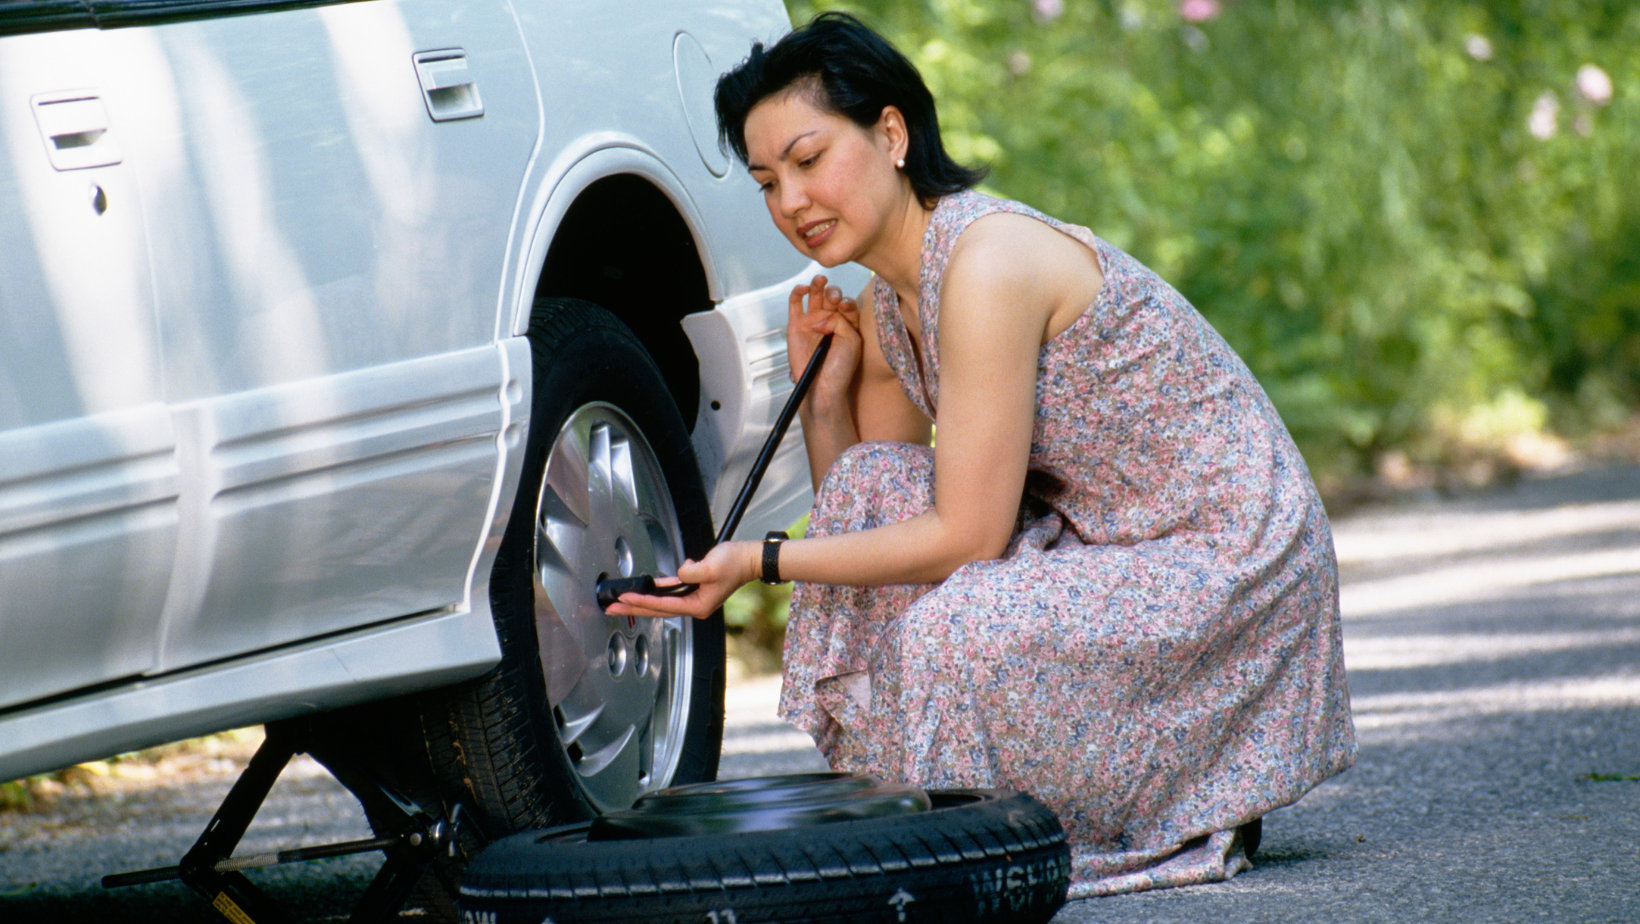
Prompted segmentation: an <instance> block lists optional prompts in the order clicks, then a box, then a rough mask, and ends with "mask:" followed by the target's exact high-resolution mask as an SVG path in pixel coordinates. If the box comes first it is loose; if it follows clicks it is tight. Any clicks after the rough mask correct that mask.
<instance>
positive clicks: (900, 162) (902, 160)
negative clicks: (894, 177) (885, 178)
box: [894, 157, 905, 170]
mask: <svg viewBox="0 0 1640 924" xmlns="http://www.w3.org/2000/svg"><path fill="white" fill-rule="evenodd" d="M894 166H896V167H898V168H900V169H901V170H904V169H905V158H903V157H902V158H900V159H899V160H897V161H895V162H894Z"/></svg>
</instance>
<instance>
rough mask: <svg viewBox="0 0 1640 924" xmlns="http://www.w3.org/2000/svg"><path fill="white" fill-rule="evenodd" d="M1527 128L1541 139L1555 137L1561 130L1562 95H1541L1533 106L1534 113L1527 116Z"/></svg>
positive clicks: (1545, 139)
mask: <svg viewBox="0 0 1640 924" xmlns="http://www.w3.org/2000/svg"><path fill="white" fill-rule="evenodd" d="M1526 130H1527V131H1529V132H1531V133H1532V137H1534V138H1536V139H1538V140H1539V141H1548V140H1549V139H1550V138H1553V137H1554V136H1555V133H1556V132H1558V131H1560V97H1558V96H1556V95H1554V94H1553V93H1544V94H1543V95H1542V96H1539V97H1538V98H1537V102H1536V103H1535V104H1533V106H1532V114H1531V115H1530V116H1527V118H1526Z"/></svg>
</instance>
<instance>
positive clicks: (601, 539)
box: [428, 299, 724, 838]
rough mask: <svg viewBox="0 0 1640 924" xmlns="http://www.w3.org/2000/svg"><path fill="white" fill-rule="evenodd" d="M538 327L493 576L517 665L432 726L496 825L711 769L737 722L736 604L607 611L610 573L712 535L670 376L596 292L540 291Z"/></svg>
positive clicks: (694, 550)
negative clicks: (690, 612) (708, 615)
mask: <svg viewBox="0 0 1640 924" xmlns="http://www.w3.org/2000/svg"><path fill="white" fill-rule="evenodd" d="M530 340H531V346H532V349H533V359H534V366H535V368H534V397H533V406H532V409H531V422H530V434H529V442H528V445H527V447H526V455H525V460H524V467H523V472H522V476H521V478H520V483H519V490H518V496H517V500H516V502H515V504H514V507H513V512H512V517H511V519H510V521H509V523H508V527H507V532H506V535H505V538H504V539H503V541H502V546H501V549H500V550H499V552H498V554H497V557H496V562H495V566H494V570H493V572H492V574H491V585H490V587H491V590H490V602H491V607H492V610H493V612H494V617H495V622H496V631H497V634H498V636H499V637H500V641H501V649H502V661H501V664H500V665H499V666H498V667H497V668H496V669H495V670H494V671H493V672H492V673H491V674H490V675H489V676H487V677H486V678H484V679H483V680H482V681H480V682H478V683H476V684H473V685H471V686H470V687H468V688H467V689H466V690H464V691H463V692H462V693H461V694H460V695H458V696H457V697H456V698H455V701H454V702H453V703H452V706H451V708H450V709H449V710H448V713H447V715H446V716H445V717H444V722H443V723H442V727H436V728H429V729H428V731H429V735H428V739H429V743H430V745H431V746H432V748H433V750H434V751H435V753H434V754H433V755H432V756H433V758H434V763H435V764H439V763H444V764H446V765H447V766H449V767H451V769H454V770H456V771H457V772H456V773H455V774H453V775H446V776H445V779H446V780H447V781H451V782H454V783H456V784H457V785H458V786H459V787H460V789H461V790H462V791H461V792H460V793H459V798H460V801H462V802H464V803H466V804H467V806H468V808H469V809H470V810H471V811H473V812H474V813H475V814H476V815H477V818H478V821H479V823H480V825H481V827H482V829H483V831H484V834H485V835H486V836H487V837H491V838H494V837H500V836H504V835H507V834H511V833H513V832H516V831H523V830H529V829H532V828H538V827H542V826H544V825H549V824H562V823H565V822H570V821H575V820H579V819H582V818H586V817H589V816H591V815H593V814H596V813H599V812H606V811H611V810H614V809H623V808H626V807H628V806H630V805H631V804H632V803H633V801H634V800H636V799H637V798H638V797H639V796H641V795H643V794H644V793H647V792H653V791H655V790H658V789H662V788H664V787H667V786H672V785H675V784H679V783H689V782H697V781H702V780H710V779H713V778H714V777H715V776H716V774H717V762H718V753H719V748H720V746H721V743H722V735H723V659H724V653H723V620H722V616H721V614H719V615H717V616H714V617H713V618H712V619H710V620H704V621H697V620H689V619H664V620H662V619H646V620H634V619H629V618H626V617H610V616H607V615H605V613H604V612H603V610H602V609H601V608H600V607H599V606H598V603H597V600H596V595H595V587H596V585H597V582H598V581H599V580H600V579H601V578H604V577H617V576H618V577H625V576H630V575H633V574H638V573H648V574H653V575H661V574H674V573H676V571H677V568H678V565H679V564H681V563H682V562H683V560H684V558H686V557H695V558H698V557H700V556H701V555H703V554H704V553H705V552H706V551H707V549H708V548H709V547H710V544H711V539H712V535H711V515H710V511H709V509H708V507H707V503H706V497H705V492H704V490H703V488H702V486H701V480H700V474H699V470H698V468H697V466H696V464H695V458H694V452H693V449H692V447H691V444H690V441H689V433H688V430H687V429H686V428H685V427H684V423H683V420H682V419H681V417H680V415H679V413H678V410H677V407H676V405H675V403H674V402H673V400H672V397H671V395H670V393H669V392H668V391H667V389H666V385H665V382H664V380H663V379H662V377H661V374H660V372H659V370H658V369H656V367H655V363H654V361H653V360H652V359H651V358H650V357H649V355H648V353H647V352H645V350H644V348H643V347H642V346H641V345H640V344H639V342H638V339H637V337H636V336H635V335H634V334H633V333H632V332H631V331H630V330H629V329H628V328H627V327H626V326H625V325H623V324H621V322H620V321H618V320H616V319H615V318H614V317H613V316H611V315H610V314H608V313H607V312H605V311H603V310H602V309H600V308H598V307H597V306H595V305H592V304H589V303H587V302H581V301H575V300H570V299H562V300H543V301H541V302H539V303H538V304H537V305H536V309H535V314H534V317H533V319H532V322H531V327H530ZM441 749H442V750H444V751H445V752H446V753H444V754H443V755H440V754H439V753H437V751H439V750H441ZM441 757H442V758H443V760H442V761H441V759H440V758H441Z"/></svg>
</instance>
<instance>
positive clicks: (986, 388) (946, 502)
mask: <svg viewBox="0 0 1640 924" xmlns="http://www.w3.org/2000/svg"><path fill="white" fill-rule="evenodd" d="M1003 218H1007V219H1016V218H1017V219H1018V220H1017V221H999V220H998V219H1003ZM1022 223H1023V224H1022ZM1037 230H1040V231H1041V232H1042V233H1043V234H1046V235H1050V236H1051V237H1042V236H1041V235H1039V234H1037V233H1035V232H1036V231H1037ZM1063 241H1070V239H1069V238H1066V237H1065V236H1064V235H1062V234H1061V233H1060V232H1058V231H1055V230H1053V229H1052V228H1049V227H1048V226H1047V225H1044V224H1042V223H1040V222H1037V221H1034V220H1033V219H1027V218H1018V216H991V217H988V218H986V219H981V220H980V221H977V222H975V223H974V224H973V225H972V226H970V227H969V229H968V230H967V231H966V232H964V234H963V236H962V238H961V239H959V241H958V243H957V245H956V249H955V250H954V251H953V254H952V257H951V261H950V264H949V266H948V268H947V271H946V276H945V283H944V297H943V300H942V302H941V305H940V325H939V338H940V340H939V353H940V411H939V440H938V442H937V444H936V446H935V463H934V469H935V474H934V479H935V504H934V508H933V509H932V510H929V511H926V512H924V513H922V514H919V515H918V516H915V517H912V518H911V519H909V520H905V521H903V522H900V523H894V524H891V525H887V526H882V527H879V528H876V529H871V530H863V531H860V532H854V533H847V534H843V535H836V536H825V537H818V538H812V539H797V540H792V541H790V542H786V543H784V544H783V545H782V547H781V550H780V573H781V577H782V578H784V579H786V580H799V581H810V582H815V583H822V584H848V585H881V584H910V583H931V582H936V581H941V580H944V579H945V578H946V577H948V576H949V575H950V574H951V572H953V571H955V570H956V569H958V568H960V567H962V566H963V565H964V564H967V563H968V562H971V561H977V560H983V559H990V558H996V557H999V556H1001V555H1002V553H1003V552H1004V551H1005V550H1006V549H1007V544H1008V541H1009V539H1010V538H1011V536H1012V532H1013V527H1014V524H1015V522H1016V519H1017V517H1018V513H1019V504H1020V497H1021V493H1022V492H1023V490H1024V484H1025V471H1026V468H1027V465H1028V463H1029V460H1030V444H1031V433H1032V430H1033V428H1034V426H1035V420H1036V374H1037V359H1038V356H1039V354H1040V352H1041V348H1042V344H1043V342H1044V341H1045V340H1046V339H1047V338H1048V337H1049V336H1050V335H1051V334H1056V333H1058V331H1059V330H1063V329H1064V327H1065V326H1068V324H1066V323H1065V320H1064V319H1065V318H1066V317H1070V318H1073V319H1074V316H1075V313H1074V312H1073V311H1071V310H1068V309H1067V307H1066V306H1071V307H1073V308H1074V307H1075V306H1076V305H1077V303H1078V302H1080V308H1078V309H1076V310H1078V311H1079V310H1081V309H1085V308H1086V307H1087V305H1088V304H1091V302H1092V301H1093V298H1094V297H1095V296H1096V295H1097V292H1098V288H1099V285H1100V283H1101V282H1102V279H1101V278H1100V276H1099V274H1098V265H1097V262H1096V261H1094V260H1093V259H1092V257H1091V255H1090V254H1088V253H1087V251H1086V248H1081V245H1080V244H1074V242H1072V244H1073V245H1074V246H1075V247H1077V248H1081V250H1082V253H1081V254H1077V253H1076V252H1075V251H1064V250H1060V249H1059V248H1058V247H1057V246H1056V245H1057V244H1059V243H1060V242H1063ZM1090 265H1091V267H1092V273H1091V276H1090V274H1089V272H1088V267H1089V266H1090ZM864 376H865V373H863V372H862V375H861V378H862V380H863V379H864ZM895 384H896V387H897V383H895ZM901 395H902V397H903V393H901ZM907 401H908V403H909V400H908V399H907ZM760 570H761V549H760V545H759V543H756V542H730V543H724V544H723V545H720V546H718V547H717V548H715V549H713V550H712V552H711V553H710V554H708V555H707V556H706V558H705V559H703V560H702V561H701V562H698V563H696V562H691V563H687V564H686V565H685V566H684V567H683V568H681V569H680V570H679V576H680V577H681V578H682V579H683V580H686V581H688V582H690V583H697V584H701V585H702V588H701V590H700V591H699V592H697V593H696V594H693V595H690V596H688V597H677V598H661V597H629V598H624V599H627V600H629V601H630V602H629V603H619V604H616V606H615V607H612V608H611V610H610V612H611V613H613V614H617V615H662V614H664V615H682V614H685V613H687V614H690V615H697V616H700V615H706V614H710V613H711V612H712V611H713V610H715V609H716V608H717V607H718V606H720V605H721V604H722V601H723V600H724V599H726V598H727V597H728V595H729V594H730V593H732V592H733V591H734V590H735V589H736V588H738V587H739V586H740V585H741V584H744V583H746V582H749V581H752V580H755V579H756V578H757V577H758V576H759V573H760Z"/></svg>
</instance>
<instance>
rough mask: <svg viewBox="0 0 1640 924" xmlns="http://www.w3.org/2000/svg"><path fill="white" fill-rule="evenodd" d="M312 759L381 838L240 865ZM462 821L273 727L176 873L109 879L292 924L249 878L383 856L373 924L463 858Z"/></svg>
mask: <svg viewBox="0 0 1640 924" xmlns="http://www.w3.org/2000/svg"><path fill="white" fill-rule="evenodd" d="M301 753H309V754H312V755H313V756H314V757H315V758H316V759H318V760H319V762H320V763H322V764H324V765H325V767H326V768H327V769H329V770H330V772H331V774H332V775H334V776H335V777H336V779H337V780H339V781H340V782H341V783H342V785H344V786H346V787H347V788H348V789H349V790H351V791H352V792H353V794H354V795H355V796H357V797H358V798H359V801H360V802H361V803H363V805H364V808H365V813H366V814H367V815H368V816H369V818H370V820H371V825H372V827H374V828H375V830H377V831H378V832H382V833H381V836H379V837H372V838H366V839H364V840H356V841H344V842H342V843H337V844H322V845H319V846H316V847H300V848H296V849H293V850H281V851H277V852H275V853H267V854H258V855H255V856H244V857H235V856H233V850H234V848H235V847H237V846H238V845H239V841H240V839H241V838H243V837H244V836H245V831H246V829H247V828H249V827H250V823H251V819H252V818H254V817H255V816H256V812H257V810H258V809H260V808H261V807H262V803H263V802H264V801H265V800H266V799H267V797H268V791H269V790H271V789H272V788H273V783H274V781H275V780H276V779H278V778H279V773H280V771H282V770H284V769H285V765H286V764H288V763H290V760H291V758H293V757H295V756H296V755H297V754H301ZM458 822H459V815H452V817H451V819H450V820H449V821H444V820H441V819H438V818H434V817H433V816H431V815H429V814H428V813H427V812H426V811H424V810H423V809H422V808H421V807H420V806H418V805H416V804H415V803H414V802H412V801H410V800H409V799H407V798H405V797H404V796H403V795H402V794H400V793H399V792H397V791H396V790H394V789H393V787H391V786H389V785H387V784H386V783H385V782H383V781H381V780H380V779H378V778H377V775H376V774H372V773H369V772H368V771H366V770H365V769H364V768H363V767H362V766H360V764H359V762H358V761H356V760H353V759H350V758H349V757H348V756H347V755H345V754H338V753H336V752H334V751H333V750H331V749H329V748H327V747H325V746H324V745H323V744H322V743H321V742H320V741H319V740H318V736H315V735H313V734H312V732H311V727H310V725H309V723H308V722H307V721H305V720H302V719H294V720H289V721H285V722H277V723H274V724H271V725H268V726H267V738H266V739H265V740H264V741H263V742H262V746H261V747H259V748H257V750H256V754H255V755H254V756H253V757H252V758H251V761H250V765H249V766H247V767H246V768H245V772H244V773H242V774H240V776H239V779H238V780H236V781H234V784H233V788H232V789H230V790H229V791H228V795H227V798H225V799H223V800H222V805H221V806H220V807H219V808H218V809H217V810H216V814H215V815H214V816H212V818H211V821H210V823H209V824H207V825H206V826H205V830H204V832H203V833H201V834H200V835H199V840H197V841H195V842H194V846H193V847H192V848H190V849H189V850H188V852H187V853H186V854H184V855H183V857H182V862H181V863H179V864H177V865H176V866H166V867H161V868H159V869H149V870H140V871H138V872H132V873H117V874H115V875H111V876H104V877H103V880H102V884H103V887H104V888H109V889H112V888H117V887H119V886H131V885H141V884H143V883H149V882H164V881H167V880H171V879H180V880H182V881H183V882H184V883H186V884H187V885H188V886H189V887H190V888H192V889H194V890H195V891H196V892H199V893H200V894H201V895H203V896H205V898H206V899H207V900H208V901H210V903H211V905H212V907H214V908H215V909H216V910H217V911H219V912H221V913H222V915H223V916H224V917H226V918H227V919H228V920H230V921H233V922H234V924H288V922H290V921H292V918H291V917H290V915H288V914H287V913H285V911H284V909H282V908H281V907H279V905H278V904H277V903H275V902H274V901H273V899H272V898H271V897H269V896H268V895H267V894H266V893H264V892H263V891H262V890H261V889H259V888H257V887H256V885H255V884H254V883H252V882H251V881H250V879H248V878H246V876H245V875H244V873H242V872H241V870H246V869H260V868H265V867H269V866H276V865H279V864H282V863H296V862H301V861H307V860H323V859H328V858H331V857H343V856H349V855H352V854H359V853H368V852H369V851H372V850H380V851H382V852H383V853H384V854H386V856H387V859H386V861H385V862H384V863H383V864H382V868H381V870H380V871H379V872H377V873H376V878H375V879H374V880H373V881H372V882H371V883H370V885H369V887H368V888H366V889H365V893H364V895H363V896H361V897H360V899H359V903H358V905H357V906H356V907H355V908H354V910H353V914H352V916H351V917H349V918H348V921H349V922H350V924H373V922H379V921H387V920H390V919H392V918H393V917H395V916H396V915H397V914H398V912H399V910H400V909H401V908H402V907H403V906H404V902H405V900H406V899H407V898H409V897H410V891H411V889H413V888H414V887H415V884H416V880H417V879H419V878H420V876H421V874H422V872H423V871H424V870H426V868H427V867H428V865H429V864H431V863H432V862H433V861H434V860H436V859H437V858H438V856H439V855H440V853H445V852H453V851H454V850H455V835H456V825H457V824H458Z"/></svg>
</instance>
